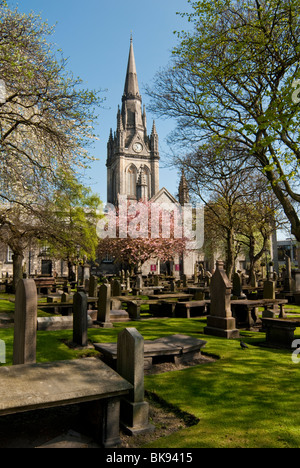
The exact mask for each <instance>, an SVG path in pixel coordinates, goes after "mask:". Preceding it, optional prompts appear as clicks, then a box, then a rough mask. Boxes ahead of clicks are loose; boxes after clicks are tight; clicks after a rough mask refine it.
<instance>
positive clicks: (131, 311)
mask: <svg viewBox="0 0 300 468" xmlns="http://www.w3.org/2000/svg"><path fill="white" fill-rule="evenodd" d="M127 312H128V315H129V317H130V318H131V320H140V319H141V305H140V303H139V302H137V301H131V302H129V303H128V304H127Z"/></svg>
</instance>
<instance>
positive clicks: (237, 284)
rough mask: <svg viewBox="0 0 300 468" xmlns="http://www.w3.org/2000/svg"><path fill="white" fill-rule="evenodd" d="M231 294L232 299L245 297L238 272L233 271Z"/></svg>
mask: <svg viewBox="0 0 300 468" xmlns="http://www.w3.org/2000/svg"><path fill="white" fill-rule="evenodd" d="M232 296H233V298H234V299H247V297H246V295H245V294H244V293H243V283H242V277H241V275H240V274H239V273H234V275H233V281H232Z"/></svg>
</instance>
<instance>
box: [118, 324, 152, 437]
mask: <svg viewBox="0 0 300 468" xmlns="http://www.w3.org/2000/svg"><path fill="white" fill-rule="evenodd" d="M117 372H118V374H120V375H121V376H122V377H123V378H124V379H125V380H127V382H129V383H131V384H132V385H133V389H132V390H130V391H129V395H128V397H127V398H123V399H122V400H121V418H120V419H121V424H122V426H123V427H124V429H125V430H126V432H128V433H129V434H130V435H136V434H141V433H145V432H149V431H150V430H153V426H151V425H150V424H149V404H148V403H147V402H145V401H144V397H145V391H144V338H143V337H142V335H141V334H140V333H139V332H138V331H137V330H136V329H135V328H125V329H124V330H123V331H122V332H121V333H119V335H118V347H117Z"/></svg>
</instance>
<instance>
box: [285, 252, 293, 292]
mask: <svg viewBox="0 0 300 468" xmlns="http://www.w3.org/2000/svg"><path fill="white" fill-rule="evenodd" d="M285 265H286V273H285V278H284V287H283V289H284V292H292V290H293V278H292V265H291V259H290V257H289V256H288V255H286V256H285Z"/></svg>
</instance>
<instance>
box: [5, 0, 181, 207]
mask: <svg viewBox="0 0 300 468" xmlns="http://www.w3.org/2000/svg"><path fill="white" fill-rule="evenodd" d="M9 5H10V6H11V7H12V6H18V8H19V10H20V11H22V12H25V13H28V12H30V11H34V12H35V13H39V14H40V15H41V17H42V19H43V20H45V21H47V22H48V23H49V24H50V25H54V24H55V25H56V28H55V33H54V35H53V37H52V42H53V43H55V44H56V45H57V48H61V49H62V51H63V55H64V57H65V58H68V59H69V64H68V68H69V69H70V70H71V71H72V72H73V74H74V76H79V77H80V78H81V79H82V80H83V82H84V84H85V86H86V87H88V88H91V89H103V90H107V91H106V92H105V93H104V94H103V96H105V97H106V102H105V103H104V109H100V111H99V116H100V117H99V124H98V126H97V128H96V133H97V134H98V135H99V138H100V140H99V141H98V142H96V143H95V149H94V150H93V151H92V152H91V154H92V155H93V156H95V157H97V158H98V159H99V161H97V162H95V163H93V166H92V169H91V170H90V171H89V172H88V176H89V177H90V178H91V179H90V180H89V185H90V186H91V188H92V189H93V191H94V192H96V193H98V194H99V195H100V197H101V199H102V200H103V201H104V202H105V201H106V166H105V162H106V145H107V140H108V137H109V131H110V128H113V130H115V129H116V116H117V109H118V105H119V104H121V99H122V94H123V89H124V83H125V75H126V68H127V60H128V53H129V45H130V34H131V31H132V34H133V41H134V51H135V58H136V65H137V73H138V79H139V86H140V92H141V94H142V97H143V103H144V104H145V105H146V110H147V102H149V98H148V97H147V96H146V95H145V91H144V87H145V86H146V85H148V84H151V82H152V80H153V77H154V75H155V73H156V72H157V71H158V70H159V69H160V68H162V67H164V66H166V65H167V64H168V62H169V60H170V57H171V50H172V48H173V47H174V46H175V45H176V44H177V36H176V35H175V34H174V31H175V30H176V31H178V30H181V29H187V27H188V23H187V21H186V20H185V19H183V18H181V17H180V16H179V15H177V14H176V12H178V11H179V12H187V11H190V5H189V4H188V2H187V0H151V1H149V2H148V1H147V2H146V1H145V0H127V1H126V0H110V1H107V0H105V1H104V0H86V1H85V2H84V1H82V0H51V1H50V0H47V1H46V0H22V1H20V2H16V1H10V0H9ZM152 120H153V116H152V115H151V114H150V113H149V112H148V113H147V121H148V133H150V132H151V128H152ZM156 127H157V131H158V134H159V137H160V153H161V158H162V161H161V171H160V187H163V186H164V187H166V188H167V189H168V190H169V191H170V192H171V193H172V194H173V195H176V194H177V189H178V183H179V175H178V173H177V171H176V170H170V169H167V168H165V169H164V168H163V166H164V160H165V158H166V154H167V152H168V147H167V144H166V142H165V139H166V137H167V135H168V134H169V133H170V131H171V130H172V129H173V127H174V122H172V121H170V120H156Z"/></svg>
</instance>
